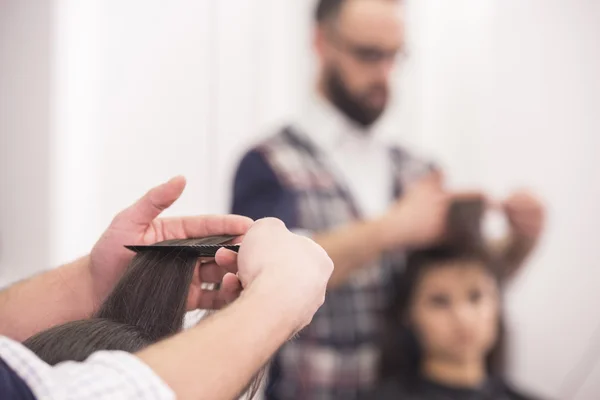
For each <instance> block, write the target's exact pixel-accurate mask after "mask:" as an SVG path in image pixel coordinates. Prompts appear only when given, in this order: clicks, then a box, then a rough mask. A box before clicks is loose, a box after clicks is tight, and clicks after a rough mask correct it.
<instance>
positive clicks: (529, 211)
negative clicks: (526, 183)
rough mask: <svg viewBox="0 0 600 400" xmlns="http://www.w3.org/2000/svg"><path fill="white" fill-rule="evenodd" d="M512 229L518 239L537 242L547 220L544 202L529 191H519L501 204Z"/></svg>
mask: <svg viewBox="0 0 600 400" xmlns="http://www.w3.org/2000/svg"><path fill="white" fill-rule="evenodd" d="M501 207H502V209H503V210H504V212H505V213H506V217H507V219H508V222H509V224H510V227H511V229H512V234H513V236H515V237H517V238H518V239H524V240H527V241H531V242H535V241H537V239H538V238H539V236H540V235H541V233H542V230H543V227H544V222H545V209H544V205H543V204H542V202H541V201H540V200H539V199H538V198H536V197H535V196H534V195H533V194H531V193H529V192H527V191H517V192H515V193H513V194H512V195H510V196H509V197H508V198H507V199H506V200H504V202H502V204H501Z"/></svg>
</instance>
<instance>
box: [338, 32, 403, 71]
mask: <svg viewBox="0 0 600 400" xmlns="http://www.w3.org/2000/svg"><path fill="white" fill-rule="evenodd" d="M330 39H331V42H332V43H334V45H335V46H336V47H337V48H338V49H339V50H342V51H345V52H347V53H348V54H350V55H351V56H352V57H354V59H356V60H357V61H358V62H361V63H363V64H365V65H376V64H380V63H382V62H385V61H391V62H394V61H396V60H397V59H398V58H402V59H404V58H405V57H406V51H405V50H404V49H402V48H400V49H393V50H388V49H382V48H380V47H377V46H370V45H360V44H354V43H351V42H350V41H349V40H346V39H343V38H342V37H341V36H339V35H335V37H334V36H333V35H332V36H330Z"/></svg>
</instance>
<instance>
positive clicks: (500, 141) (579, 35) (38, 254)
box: [0, 0, 600, 399]
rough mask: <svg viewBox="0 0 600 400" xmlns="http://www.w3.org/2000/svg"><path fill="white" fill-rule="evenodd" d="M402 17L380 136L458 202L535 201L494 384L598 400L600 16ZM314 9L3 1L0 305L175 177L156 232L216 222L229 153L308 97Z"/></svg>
mask: <svg viewBox="0 0 600 400" xmlns="http://www.w3.org/2000/svg"><path fill="white" fill-rule="evenodd" d="M405 4H406V13H407V14H406V24H407V25H406V26H407V37H408V54H409V57H408V59H407V60H406V62H404V63H403V64H402V65H400V67H399V70H398V71H397V72H398V74H397V80H396V83H395V92H394V104H393V105H392V107H391V108H390V110H389V112H388V113H387V115H386V117H385V121H384V122H383V124H384V125H385V131H386V132H390V137H391V138H393V139H394V140H397V141H398V142H399V143H402V144H405V145H408V146H411V148H415V149H419V151H420V152H421V153H424V154H427V155H430V156H433V157H435V158H436V159H437V160H439V162H440V163H441V164H442V165H443V166H444V168H445V170H446V171H447V173H448V179H449V182H450V185H451V186H453V187H455V188H460V189H464V188H473V187H478V188H484V189H485V190H486V191H487V192H488V193H491V194H492V195H496V196H503V195H506V194H507V193H508V191H509V190H512V189H515V188H519V187H524V186H527V187H529V188H532V189H533V190H534V191H535V192H536V193H538V194H539V195H540V196H541V197H542V198H543V199H544V200H545V202H546V206H547V208H548V227H547V229H546V232H545V235H544V238H543V242H542V243H541V245H540V247H539V248H538V250H537V251H536V253H535V255H534V257H533V258H532V259H531V260H530V262H529V264H530V265H529V267H528V268H526V269H525V271H524V272H523V273H522V274H520V275H519V277H518V279H516V280H515V281H514V282H513V283H512V284H511V286H510V287H509V290H508V294H507V301H508V314H509V321H510V326H511V331H512V336H511V343H510V345H511V352H510V366H511V368H510V375H511V377H512V378H513V379H514V380H515V382H517V383H518V384H520V385H521V386H523V387H525V388H529V389H531V390H533V391H534V392H535V393H539V394H541V395H544V396H549V397H551V398H565V396H566V393H572V391H571V392H569V390H570V389H569V388H572V387H578V388H579V389H578V390H577V394H570V395H569V396H571V395H573V396H574V397H573V398H578V399H594V398H598V394H599V393H600V363H598V364H596V362H597V361H598V360H599V359H600V307H599V305H600V291H599V290H598V285H599V283H600V262H599V261H598V259H597V258H598V257H597V254H598V240H599V239H598V238H599V234H598V229H600V158H599V156H598V155H599V154H600V153H599V149H600V139H599V138H598V134H600V45H599V44H598V41H599V39H600V2H599V1H595V0H570V1H565V0H457V1H445V0H428V1H422V0H406V1H405ZM313 7H314V4H313V2H312V1H307V0H286V1H281V0H227V1H219V0H196V1H192V0H187V1H186V0H174V1H170V2H168V3H166V2H162V1H155V0H150V1H143V2H142V1H135V0H119V1H116V0H103V1H92V0H86V1H80V0H55V1H33V0H0V286H4V285H7V284H9V283H11V282H14V281H15V280H18V279H22V278H24V277H26V276H29V275H31V274H33V273H35V272H38V271H40V270H42V269H44V268H50V267H51V266H55V265H58V264H60V263H63V262H65V261H69V260H71V259H73V258H75V257H77V256H80V255H83V254H85V253H86V252H88V251H89V249H90V248H91V246H92V245H93V243H94V242H95V240H96V239H97V238H98V236H99V234H100V233H101V232H102V231H103V229H104V228H105V227H106V226H107V224H108V223H109V221H110V219H111V218H112V216H113V215H114V214H115V213H116V212H118V211H119V210H120V209H122V208H123V207H124V206H125V205H127V204H129V203H130V202H132V201H134V200H135V199H136V198H137V197H139V196H140V195H141V194H142V193H143V192H145V191H146V190H147V189H148V188H150V187H152V186H153V185H155V184H158V183H160V182H161V181H163V180H166V179H168V178H169V177H171V176H173V175H178V174H183V175H185V176H186V177H187V178H188V188H187V190H186V192H185V193H184V196H183V197H182V199H181V200H180V201H179V202H178V203H177V204H176V206H175V207H173V209H172V210H170V211H169V213H170V214H190V213H193V214H204V213H224V212H227V211H228V209H229V206H230V192H231V180H232V174H233V172H234V168H235V166H236V162H237V161H238V160H239V157H240V155H241V154H242V152H243V151H244V150H245V149H246V148H247V146H249V145H250V144H251V143H253V142H255V141H256V140H257V139H259V138H261V137H264V136H265V135H267V134H269V133H271V132H273V130H274V129H275V128H276V127H278V126H279V125H280V124H281V123H282V122H283V121H285V120H286V119H288V118H289V117H290V116H292V115H294V113H295V112H296V110H297V109H298V107H299V105H300V104H301V102H302V101H303V99H304V98H305V97H306V96H307V95H308V93H309V92H310V90H311V89H312V87H313V74H314V69H315V66H314V59H313V53H312V50H311V13H312V10H313ZM588 373H589V376H588ZM584 378H585V379H584Z"/></svg>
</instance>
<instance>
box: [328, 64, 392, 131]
mask: <svg viewBox="0 0 600 400" xmlns="http://www.w3.org/2000/svg"><path fill="white" fill-rule="evenodd" d="M325 85H326V88H327V93H328V95H329V98H330V100H331V102H332V103H333V104H334V105H335V106H336V107H337V108H338V109H339V110H340V111H341V112H343V113H344V114H345V115H346V116H347V117H348V118H350V119H351V120H352V121H354V122H356V123H357V124H359V125H361V126H363V127H369V126H371V125H372V124H373V123H374V122H375V121H377V120H378V119H379V117H380V116H381V114H383V111H384V110H385V105H384V106H382V107H378V108H375V107H371V106H369V105H367V104H366V102H367V100H366V97H367V95H368V93H367V94H366V95H364V96H361V97H358V96H354V95H353V94H352V93H350V91H349V90H348V87H347V86H346V84H345V83H344V80H343V79H342V77H341V75H340V73H339V71H337V70H336V69H333V68H332V69H330V70H329V71H328V73H327V75H326V76H325ZM376 90H377V91H384V93H385V94H386V95H387V88H386V87H385V86H382V85H376V86H375V85H374V86H372V87H371V88H369V91H376Z"/></svg>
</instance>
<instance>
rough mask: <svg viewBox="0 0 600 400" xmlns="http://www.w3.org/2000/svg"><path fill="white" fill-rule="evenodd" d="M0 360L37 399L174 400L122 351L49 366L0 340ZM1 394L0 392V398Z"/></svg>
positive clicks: (157, 380) (147, 370)
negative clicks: (83, 360) (80, 361)
mask: <svg viewBox="0 0 600 400" xmlns="http://www.w3.org/2000/svg"><path fill="white" fill-rule="evenodd" d="M0 359H1V360H3V361H4V362H5V363H6V365H8V367H10V368H11V369H12V371H14V372H15V373H16V374H17V375H18V377H19V378H20V379H22V380H23V381H24V382H25V383H26V384H27V386H28V387H29V389H30V390H31V392H33V394H34V396H35V398H36V399H38V400H45V399H48V400H69V399H73V400H75V399H78V400H91V399H94V400H98V399H107V400H109V399H110V400H118V399H123V400H125V399H127V400H142V399H144V400H145V399H156V400H162V399H165V400H166V399H175V394H174V393H173V391H172V390H171V389H170V388H169V387H168V386H167V385H166V384H165V383H164V382H163V381H162V380H161V379H160V378H159V377H158V376H156V375H155V374H154V372H152V370H151V369H150V368H149V367H148V366H147V365H146V364H144V363H143V362H141V361H140V360H139V359H138V358H137V357H135V356H133V355H131V354H128V353H125V352H117V351H110V352H109V351H101V352H98V353H95V354H94V355H92V356H91V357H90V358H88V359H87V360H86V361H85V362H83V363H77V362H70V361H69V362H64V363H61V364H58V365H56V366H54V367H51V366H49V365H48V364H46V363H44V362H43V361H41V360H40V359H39V358H37V357H36V356H35V354H33V353H32V352H31V351H29V349H27V348H25V347H23V345H21V344H20V343H17V342H14V341H12V340H10V339H8V338H5V337H0ZM0 390H2V387H0ZM4 395H5V393H2V392H1V391H0V398H2V399H4V398H5V397H4ZM24 398H28V397H24Z"/></svg>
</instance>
